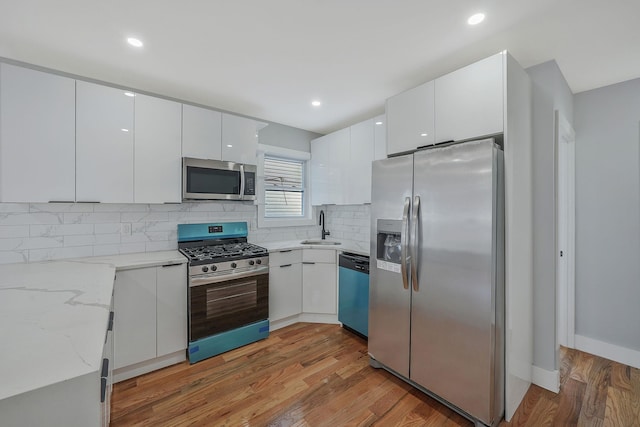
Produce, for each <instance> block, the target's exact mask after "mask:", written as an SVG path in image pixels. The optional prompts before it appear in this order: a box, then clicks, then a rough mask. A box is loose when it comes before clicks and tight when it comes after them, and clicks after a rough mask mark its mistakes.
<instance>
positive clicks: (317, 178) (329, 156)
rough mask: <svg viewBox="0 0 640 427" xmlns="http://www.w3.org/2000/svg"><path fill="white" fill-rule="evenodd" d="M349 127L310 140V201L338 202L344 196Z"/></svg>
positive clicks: (317, 203) (339, 203) (345, 191)
mask: <svg viewBox="0 0 640 427" xmlns="http://www.w3.org/2000/svg"><path fill="white" fill-rule="evenodd" d="M350 139H351V130H350V128H345V129H341V130H339V131H336V132H333V133H330V134H328V135H325V136H323V137H320V138H317V139H314V140H313V141H311V204H312V205H341V204H344V203H345V200H346V198H347V195H346V194H347V190H346V185H345V183H346V180H347V176H348V175H347V169H348V165H349V143H350Z"/></svg>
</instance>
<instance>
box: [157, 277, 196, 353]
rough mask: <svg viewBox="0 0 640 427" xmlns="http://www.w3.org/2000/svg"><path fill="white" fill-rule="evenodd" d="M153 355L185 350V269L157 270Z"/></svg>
mask: <svg viewBox="0 0 640 427" xmlns="http://www.w3.org/2000/svg"><path fill="white" fill-rule="evenodd" d="M157 277H158V282H157V328H158V342H157V356H158V357H160V356H164V355H166V354H171V353H174V352H176V351H180V350H184V349H186V348H187V286H188V285H187V266H186V264H180V265H168V266H162V267H157Z"/></svg>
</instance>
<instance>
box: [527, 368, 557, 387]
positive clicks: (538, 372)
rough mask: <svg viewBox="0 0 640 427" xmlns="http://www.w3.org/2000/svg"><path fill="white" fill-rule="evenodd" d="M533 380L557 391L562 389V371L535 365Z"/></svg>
mask: <svg viewBox="0 0 640 427" xmlns="http://www.w3.org/2000/svg"><path fill="white" fill-rule="evenodd" d="M531 382H532V383H534V384H535V385H537V386H540V387H542V388H546V389H547V390H549V391H552V392H554V393H557V392H559V391H560V371H558V370H555V371H548V370H546V369H543V368H540V367H538V366H535V365H534V366H533V369H532V370H531Z"/></svg>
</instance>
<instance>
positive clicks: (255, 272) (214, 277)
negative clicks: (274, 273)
mask: <svg viewBox="0 0 640 427" xmlns="http://www.w3.org/2000/svg"><path fill="white" fill-rule="evenodd" d="M262 274H269V266H262V267H258V268H255V269H252V270H248V271H238V272H236V273H221V274H215V273H214V274H209V275H206V276H204V277H191V280H190V282H189V287H191V288H193V287H195V286H202V285H209V284H211V283H220V282H226V281H228V280H233V279H242V278H245V277H252V276H260V275H262Z"/></svg>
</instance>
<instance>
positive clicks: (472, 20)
mask: <svg viewBox="0 0 640 427" xmlns="http://www.w3.org/2000/svg"><path fill="white" fill-rule="evenodd" d="M482 21H484V13H476V14H475V15H471V16H470V17H469V19H467V23H468V24H469V25H477V24H479V23H481V22H482Z"/></svg>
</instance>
